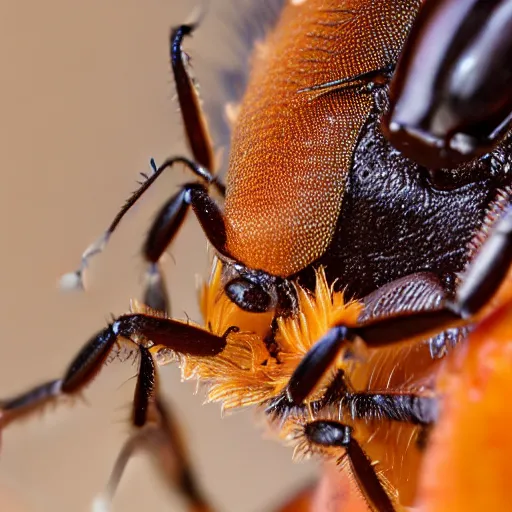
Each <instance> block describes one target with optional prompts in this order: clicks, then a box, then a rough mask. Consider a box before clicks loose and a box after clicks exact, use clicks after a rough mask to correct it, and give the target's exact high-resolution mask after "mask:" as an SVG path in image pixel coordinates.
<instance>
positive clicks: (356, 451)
mask: <svg viewBox="0 0 512 512" xmlns="http://www.w3.org/2000/svg"><path fill="white" fill-rule="evenodd" d="M304 434H305V436H306V437H307V439H308V440H309V441H310V442H311V443H312V444H314V445H318V446H324V447H340V448H344V449H345V451H346V457H347V458H348V461H349V463H350V467H351V469H352V473H353V475H354V476H355V478H356V480H357V482H358V484H359V487H360V489H361V491H362V492H363V495H364V497H365V498H366V500H367V502H368V504H369V505H370V507H371V509H372V510H374V511H375V512H395V507H394V505H393V503H392V501H391V498H390V497H389V496H388V494H387V493H386V491H385V490H384V486H383V485H382V483H381V481H380V480H379V477H378V476H377V472H376V471H375V466H374V465H373V464H372V461H371V460H370V458H369V457H368V455H366V453H365V451H364V450H363V448H361V445H360V444H359V443H358V442H357V440H356V439H355V438H354V437H353V436H352V428H351V427H349V426H347V425H344V424H343V423H339V422H337V421H321V420H319V421H313V422H311V423H308V424H306V426H305V427H304ZM342 459H343V458H342ZM342 459H340V460H342Z"/></svg>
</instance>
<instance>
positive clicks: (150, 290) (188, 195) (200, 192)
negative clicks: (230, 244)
mask: <svg viewBox="0 0 512 512" xmlns="http://www.w3.org/2000/svg"><path fill="white" fill-rule="evenodd" d="M190 207H192V209H193V211H194V213H195V215H196V217H197V219H198V220H199V222H200V224H201V227H202V228H203V231H204V233H205V235H206V237H207V239H208V241H209V242H210V243H211V244H212V245H213V246H214V247H215V249H216V250H217V252H219V253H220V254H224V255H225V256H228V257H229V255H228V254H227V252H226V249H225V245H226V229H225V225H224V216H223V214H222V212H221V210H220V208H219V207H218V205H217V204H216V203H215V201H214V200H213V199H211V198H210V196H209V195H208V190H207V188H206V187H205V186H204V185H202V184H200V183H186V184H185V185H183V186H182V187H181V189H180V190H179V191H178V192H177V193H176V194H174V195H173V196H172V197H171V198H170V199H169V200H168V201H167V202H166V203H165V204H164V206H163V207H162V208H161V210H160V211H159V212H158V214H157V216H156V218H155V220H154V222H153V225H152V226H151V228H150V230H149V233H148V235H147V238H146V242H145V243H144V247H143V251H142V252H143V256H144V259H145V260H146V262H147V263H148V264H149V272H148V278H147V279H146V291H145V295H144V297H145V301H146V304H147V305H148V306H149V307H151V308H153V309H158V310H163V311H165V312H166V313H167V314H168V315H169V313H170V310H169V305H168V303H167V301H166V291H165V286H164V284H163V277H162V274H161V269H160V265H159V261H160V258H161V257H162V255H163V254H164V252H165V251H166V250H167V247H168V246H169V244H170V243H171V242H172V241H173V240H174V238H175V237H176V234H177V232H178V230H179V228H180V227H181V225H182V224H183V221H184V219H185V216H186V214H187V212H188V210H189V208H190Z"/></svg>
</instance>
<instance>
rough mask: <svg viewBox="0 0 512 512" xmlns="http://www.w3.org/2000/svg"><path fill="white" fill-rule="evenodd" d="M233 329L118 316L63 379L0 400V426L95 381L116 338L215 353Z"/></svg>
mask: <svg viewBox="0 0 512 512" xmlns="http://www.w3.org/2000/svg"><path fill="white" fill-rule="evenodd" d="M233 329H234V328H231V329H228V331H227V332H226V333H225V334H224V336H215V335H214V334H212V333H210V332H208V331H205V330H203V329H200V328H199V327H194V326H192V325H189V324H186V323H183V322H178V321H176V320H170V319H168V318H159V317H154V316H150V315H143V314H129V315H123V316H120V317H119V318H118V319H117V320H114V321H113V322H112V323H111V324H110V325H109V326H108V327H106V328H105V329H103V330H102V331H100V332H99V333H97V334H95V335H94V336H93V337H92V338H91V339H90V340H89V341H88V342H87V343H86V344H85V345H84V347H83V348H82V349H81V350H80V352H79V353H78V354H77V356H76V357H75V359H74V360H73V361H72V362H71V364H70V365H69V367H68V369H67V371H66V372H65V374H64V377H63V378H61V379H55V380H52V381H49V382H46V383H44V384H42V385H39V386H36V387H35V388H33V389H31V390H29V391H27V392H25V393H23V394H21V395H19V396H16V397H14V398H12V399H8V400H2V401H0V427H4V426H6V425H7V424H9V423H11V422H12V421H14V420H16V419H18V418H20V417H22V416H25V415H27V414H29V413H31V412H34V411H38V410H41V409H42V408H43V407H44V406H45V405H47V404H49V403H50V402H56V401H57V400H58V399H59V398H62V397H65V396H72V395H76V394H78V393H80V392H81V391H82V390H83V389H84V388H85V387H86V386H87V385H88V384H89V383H90V382H92V381H93V380H94V378H95V377H96V375H97V374H98V372H99V371H100V370H101V368H102V366H103V364H104V363H105V361H106V360H107V358H108V356H109V355H110V354H111V352H112V350H113V348H114V345H115V343H116V342H117V341H118V340H119V339H124V340H130V339H132V337H134V336H137V338H138V339H139V340H140V339H141V338H142V339H146V340H151V343H152V344H154V345H161V346H163V347H167V348H169V349H171V350H174V351H176V352H179V353H182V354H188V355H196V356H215V355H216V354H219V353H220V352H222V350H223V349H224V347H225V346H226V338H227V336H228V334H229V333H230V332H232V331H233ZM134 343H135V342H134ZM147 368H148V367H147V366H145V365H142V367H141V370H142V374H141V378H140V379H139V383H138V385H137V390H138V391H137V393H138V394H137V395H136V397H135V404H136V407H137V413H136V414H137V416H134V423H136V424H143V423H144V422H145V419H144V418H145V417H146V412H145V411H147V410H149V409H150V407H149V405H150V403H149V402H150V401H149V398H147V396H148V394H147V389H151V387H152V385H151V371H150V369H149V370H148V369H147ZM145 396H146V398H144V397H145ZM134 414H135V413H134Z"/></svg>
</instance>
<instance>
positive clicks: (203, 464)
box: [0, 0, 312, 512]
mask: <svg viewBox="0 0 512 512" xmlns="http://www.w3.org/2000/svg"><path fill="white" fill-rule="evenodd" d="M239 1H240V0H239ZM254 1H259V0H254ZM220 3H221V0H213V2H212V10H215V8H216V7H217V5H219V4H220ZM231 4H233V5H238V4H237V0H232V1H231ZM191 5H192V2H189V1H187V0H183V1H177V0H88V1H87V2H80V1H78V0H44V1H40V0H24V1H23V0H2V1H1V2H0V62H1V75H0V162H1V167H0V173H1V186H0V244H1V253H0V258H1V259H0V263H1V264H0V397H4V396H5V397H7V396H10V395H12V394H15V393H17V392H20V391H22V390H24V389H26V388H27V387H28V386H30V385H33V384H36V383H39V382H41V381H44V380H46V379H49V378H52V377H56V376H58V375H60V374H61V373H62V371H63V370H64V368H65V367H66V365H67V364H68V362H69V360H70V358H71V357H72V356H73V355H74V354H75V353H76V351H77V350H78V349H79V347H80V346H81V344H82V343H83V342H84V341H86V340H87V339H88V337H89V336H90V335H91V334H92V333H94V332H95V331H97V330H98V329H99V328H102V327H103V326H104V325H105V322H106V320H107V319H108V318H109V315H110V313H113V314H119V313H122V312H124V311H125V310H126V309H127V306H128V299H129V298H130V297H139V296H140V291H141V286H140V285H141V281H142V280H141V277H142V275H143V270H144V267H143V265H142V261H141V258H140V256H139V248H140V244H141V240H142V235H143V233H144V230H145V229H147V227H148V224H149V222H150V219H151V217H152V215H154V212H155V209H157V208H158V206H159V205H160V204H161V203H162V201H163V200H164V199H165V197H166V196H167V195H168V194H170V193H172V191H173V190H174V186H175V183H176V182H177V180H179V179H183V178H184V177H185V176H186V175H185V174H184V173H183V172H182V171H179V172H177V173H176V174H177V176H176V179H173V178H171V177H170V176H167V177H163V178H162V180H161V181H160V183H159V185H158V186H157V187H156V188H155V189H154V190H153V191H152V192H150V193H149V194H148V197H147V198H146V200H145V201H144V202H143V203H142V204H141V205H140V206H139V207H138V208H137V209H136V211H135V212H134V213H133V214H132V215H130V216H129V217H128V219H127V220H126V222H125V223H124V224H123V225H122V228H121V229H120V231H119V232H118V234H117V235H116V236H115V237H114V238H113V239H112V243H111V245H110V247H109V250H108V251H107V253H105V255H104V257H100V258H98V259H97V260H95V261H94V263H93V266H92V269H91V272H90V274H89V277H90V280H89V291H88V292H87V293H86V294H63V293H61V292H59V291H58V290H57V289H56V286H55V285H56V281H57V278H58V276H59V275H60V274H62V273H63V272H65V271H68V270H71V269H73V268H74V267H76V265H77V264H78V262H79V256H80V254H81V252H82V250H83V249H84V247H85V246H86V245H87V244H88V243H89V242H91V241H92V240H94V238H95V237H96V236H97V235H98V234H99V233H100V232H101V231H102V229H104V227H106V225H107V224H108V222H109V221H110V220H111V218H112V216H113V215H114V214H115V213H116V211H117V208H118V207H119V206H120V205H121V204H122V202H123V201H124V200H125V199H126V198H127V197H128V195H129V193H130V192H131V191H132V190H133V188H134V186H135V185H134V184H135V180H136V179H137V173H138V172H139V171H146V170H147V169H148V160H149V158H150V157H151V156H152V157H155V159H156V160H157V162H159V161H162V160H163V158H165V157H166V156H169V155H171V154H176V153H181V152H183V150H184V146H183V136H182V132H181V125H180V120H179V117H178V116H177V113H176V110H177V107H176V104H175V102H174V101H173V95H174V92H173V89H172V87H171V85H172V83H171V75H170V72H169V65H168V60H169V59H168V53H167V36H168V30H169V27H170V26H171V25H173V24H176V23H179V22H181V21H182V20H184V19H185V18H186V17H187V15H188V13H189V11H190V10H191ZM225 31H226V25H225V24H224V25H223V24H220V25H215V23H210V22H206V23H205V28H204V31H203V32H202V33H200V34H199V35H198V36H197V37H196V38H195V40H194V41H193V44H191V45H189V46H188V48H190V51H191V53H192V56H193V57H195V60H194V67H195V69H196V71H197V74H198V75H199V76H200V75H201V73H200V69H201V68H202V67H203V66H205V67H207V66H210V68H212V67H213V68H214V67H215V64H214V62H215V58H216V57H215V53H217V54H218V53H219V51H220V46H218V45H217V38H220V37H221V35H223V34H224V32H225ZM224 35H225V34H224ZM234 40H235V41H236V39H234ZM212 64H213V65H212ZM210 87H211V91H212V94H213V92H214V89H215V88H214V87H213V86H212V85H208V86H205V85H203V88H202V91H203V95H204V96H205V97H208V94H209V93H208V89H209V88H210ZM170 255H171V257H168V258H167V265H166V268H167V276H168V280H169V282H170V283H171V295H172V299H173V305H174V313H175V314H176V315H177V316H180V317H183V316H184V314H185V312H186V314H188V315H190V317H192V318H194V319H199V314H198V310H197V306H196V287H195V276H196V274H199V275H201V276H206V275H207V274H208V259H207V256H206V243H205V241H204V238H203V237H201V234H200V231H199V229H198V227H197V225H196V222H195V221H194V220H193V219H192V220H191V221H190V222H188V223H187V226H186V230H185V232H184V233H183V234H182V236H181V237H180V240H179V242H178V243H177V244H175V245H174V246H173V248H172V250H171V251H170ZM135 371H136V367H135V366H133V365H132V364H130V363H128V364H125V365H122V364H119V363H114V364H112V365H110V366H109V367H107V368H106V369H105V371H103V372H102V373H101V375H100V377H99V378H98V379H97V381H96V382H95V383H94V384H93V385H92V386H91V387H90V388H88V389H87V391H86V393H85V395H84V397H85V400H86V402H87V404H85V403H80V402H77V403H76V404H75V405H74V406H73V407H67V406H64V407H59V408H58V410H48V411H46V412H45V413H44V414H43V415H41V416H37V417H32V418H30V419H29V420H27V421H25V422H23V423H21V424H18V425H14V426H11V427H9V428H8V429H7V431H6V432H5V433H4V436H3V445H2V452H1V455H0V511H1V512H4V511H5V512H11V511H30V512H41V511H51V512H61V511H63V512H64V511H65V512H74V511H87V510H89V505H90V502H91V500H92V498H93V497H94V495H95V493H96V492H97V491H99V490H101V489H102V487H103V485H104V483H105V482H106V479H107V477H108V475H109V472H110V469H111V466H112V463H113V461H114V459H115V457H116V455H117V453H118V451H119V449H120V447H121V445H122V443H123V441H124V440H125V439H126V436H127V434H128V431H129V429H128V424H127V422H126V419H127V418H128V416H129V412H130V409H129V404H130V399H131V396H132V393H133V383H134V381H133V379H131V377H132V376H133V375H134V373H135ZM162 378H163V382H164V385H165V388H166V390H167V394H168V397H169V398H170V399H171V400H172V401H173V402H174V404H175V405H176V408H177V409H178V410H179V412H180V415H181V416H182V418H183V426H184V429H185V431H186V434H187V437H188V439H189V441H190V443H191V446H192V452H193V455H194V460H195V462H196V466H197V468H198V471H199V474H200V477H201V479H202V481H203V482H204V483H205V486H206V488H207V489H208V491H209V493H210V495H211V496H212V498H213V500H214V502H215V503H216V504H217V505H218V507H219V509H220V510H225V511H249V512H251V511H258V510H264V509H266V508H267V507H269V506H270V505H271V504H272V503H277V502H278V501H279V500H280V499H283V498H284V497H285V496H286V495H287V493H288V492H291V491H292V490H293V489H294V488H297V487H298V486H300V484H301V483H302V482H304V481H306V480H307V478H308V477H307V475H308V474H310V472H311V469H312V468H311V465H300V466H299V465H294V464H293V463H292V462H291V450H290V449H287V448H283V447H281V446H280V445H278V444H277V443H275V442H273V441H264V440H262V439H261V435H260V431H259V430H258V429H257V428H254V427H255V425H254V417H253V413H252V412H251V411H245V412H243V413H238V414H236V415H235V416H232V417H229V418H225V419H223V420H221V418H220V408H219V407H218V406H217V405H207V406H202V401H203V397H202V395H199V396H194V394H193V392H194V385H193V384H190V383H185V384H181V383H180V379H179V374H178V372H177V371H176V369H175V368H165V369H164V370H163V371H162ZM114 510H115V511H127V512H130V511H141V510H143V511H145V512H150V511H151V512H157V511H160V510H162V511H163V510H176V511H179V510H182V508H181V505H180V502H179V501H177V500H176V499H173V498H172V497H171V496H170V495H169V493H168V492H167V491H166V490H165V489H164V488H163V487H162V486H161V484H160V482H159V480H158V478H156V477H155V474H154V473H153V471H152V467H151V465H150V464H149V463H148V462H147V460H146V459H145V458H144V457H139V458H138V459H137V460H135V461H133V462H132V464H130V466H129V469H128V472H127V474H126V475H125V478H124V479H123V482H122V485H121V488H120V490H119V494H118V496H117V499H116V501H115V507H114Z"/></svg>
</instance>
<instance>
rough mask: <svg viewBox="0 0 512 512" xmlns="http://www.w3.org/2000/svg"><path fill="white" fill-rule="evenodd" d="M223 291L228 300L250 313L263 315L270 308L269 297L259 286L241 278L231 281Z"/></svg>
mask: <svg viewBox="0 0 512 512" xmlns="http://www.w3.org/2000/svg"><path fill="white" fill-rule="evenodd" d="M224 291H225V293H226V295H227V296H228V298H229V300H231V301H232V302H234V303H235V304H236V305H237V306H238V307H239V308H241V309H243V310H244V311H248V312H250V313H265V312H266V311H268V310H269V309H271V307H272V298H271V296H270V295H269V294H268V293H267V292H266V291H265V290H264V289H263V288H262V287H261V286H260V285H259V284H256V283H253V282H252V281H249V280H248V279H244V278H242V277H240V278H237V279H233V281H230V282H229V283H228V284H227V285H226V286H225V287H224Z"/></svg>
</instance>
